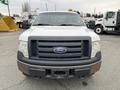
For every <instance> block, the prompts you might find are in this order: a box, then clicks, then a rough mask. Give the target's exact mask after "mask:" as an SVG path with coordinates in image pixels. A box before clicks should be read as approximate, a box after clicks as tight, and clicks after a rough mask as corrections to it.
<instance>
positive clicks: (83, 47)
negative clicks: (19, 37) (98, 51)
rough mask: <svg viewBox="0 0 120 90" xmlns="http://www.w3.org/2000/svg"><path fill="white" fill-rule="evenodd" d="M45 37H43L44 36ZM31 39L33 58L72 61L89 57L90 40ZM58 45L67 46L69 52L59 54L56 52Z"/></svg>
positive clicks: (31, 55)
mask: <svg viewBox="0 0 120 90" xmlns="http://www.w3.org/2000/svg"><path fill="white" fill-rule="evenodd" d="M42 39H43V38H42ZM42 39H38V38H37V39H34V40H32V39H30V47H32V48H31V50H30V51H31V52H30V58H31V59H32V60H48V61H53V60H57V61H71V60H84V59H86V58H89V50H90V49H89V40H87V39H86V40H67V39H61V40H60V39H59V40H57V39H56V40H50V38H49V40H47V39H46V40H45V39H44V40H42ZM56 47H65V48H66V49H67V52H65V53H63V54H57V53H55V52H54V48H56Z"/></svg>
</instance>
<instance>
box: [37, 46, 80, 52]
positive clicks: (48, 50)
mask: <svg viewBox="0 0 120 90" xmlns="http://www.w3.org/2000/svg"><path fill="white" fill-rule="evenodd" d="M81 50H82V49H81V47H80V48H69V47H67V52H80V51H81ZM38 51H41V52H53V48H47V47H46V48H43V47H38Z"/></svg>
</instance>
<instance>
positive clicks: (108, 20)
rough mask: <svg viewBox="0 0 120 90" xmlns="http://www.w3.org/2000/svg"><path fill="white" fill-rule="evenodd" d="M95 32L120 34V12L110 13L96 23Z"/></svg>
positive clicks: (106, 13)
mask: <svg viewBox="0 0 120 90" xmlns="http://www.w3.org/2000/svg"><path fill="white" fill-rule="evenodd" d="M94 31H95V32H96V33H97V34H102V33H104V32H120V10H118V11H108V12H105V13H104V14H103V17H102V18H99V19H97V20H96V22H95V28H94Z"/></svg>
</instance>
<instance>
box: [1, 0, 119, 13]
mask: <svg viewBox="0 0 120 90" xmlns="http://www.w3.org/2000/svg"><path fill="white" fill-rule="evenodd" d="M9 1H10V10H11V13H12V14H13V13H17V14H18V13H19V14H20V13H21V12H22V9H21V8H22V7H21V6H22V0H9ZM30 2H31V8H32V10H34V9H36V8H39V9H40V11H44V10H46V7H45V2H47V5H48V8H49V10H54V9H55V8H54V7H55V4H56V7H57V10H61V11H63V10H68V9H69V8H72V9H75V10H79V11H82V12H89V13H93V12H94V9H95V8H96V13H98V12H104V11H107V10H118V9H120V0H30ZM0 12H1V13H3V14H7V6H6V5H3V4H0Z"/></svg>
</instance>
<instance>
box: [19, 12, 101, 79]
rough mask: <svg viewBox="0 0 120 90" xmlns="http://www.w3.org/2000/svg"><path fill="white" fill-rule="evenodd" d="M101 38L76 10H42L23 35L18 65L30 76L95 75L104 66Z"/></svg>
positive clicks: (72, 76)
mask: <svg viewBox="0 0 120 90" xmlns="http://www.w3.org/2000/svg"><path fill="white" fill-rule="evenodd" d="M99 42H100V38H99V36H98V35H97V34H95V33H94V32H93V31H92V30H89V29H88V28H87V27H86V25H85V24H84V22H83V21H82V19H81V18H80V16H79V15H78V14H76V13H73V12H42V13H40V14H39V15H38V16H37V18H36V19H35V21H34V23H33V24H32V26H31V28H30V29H29V30H27V31H25V32H23V33H22V34H21V35H20V37H19V50H18V55H17V58H18V61H17V62H18V68H19V70H20V71H22V72H23V74H24V75H26V76H34V77H43V78H57V79H59V78H74V77H85V76H91V75H93V74H94V73H96V72H97V71H98V70H99V69H100V66H101V50H100V45H99Z"/></svg>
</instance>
